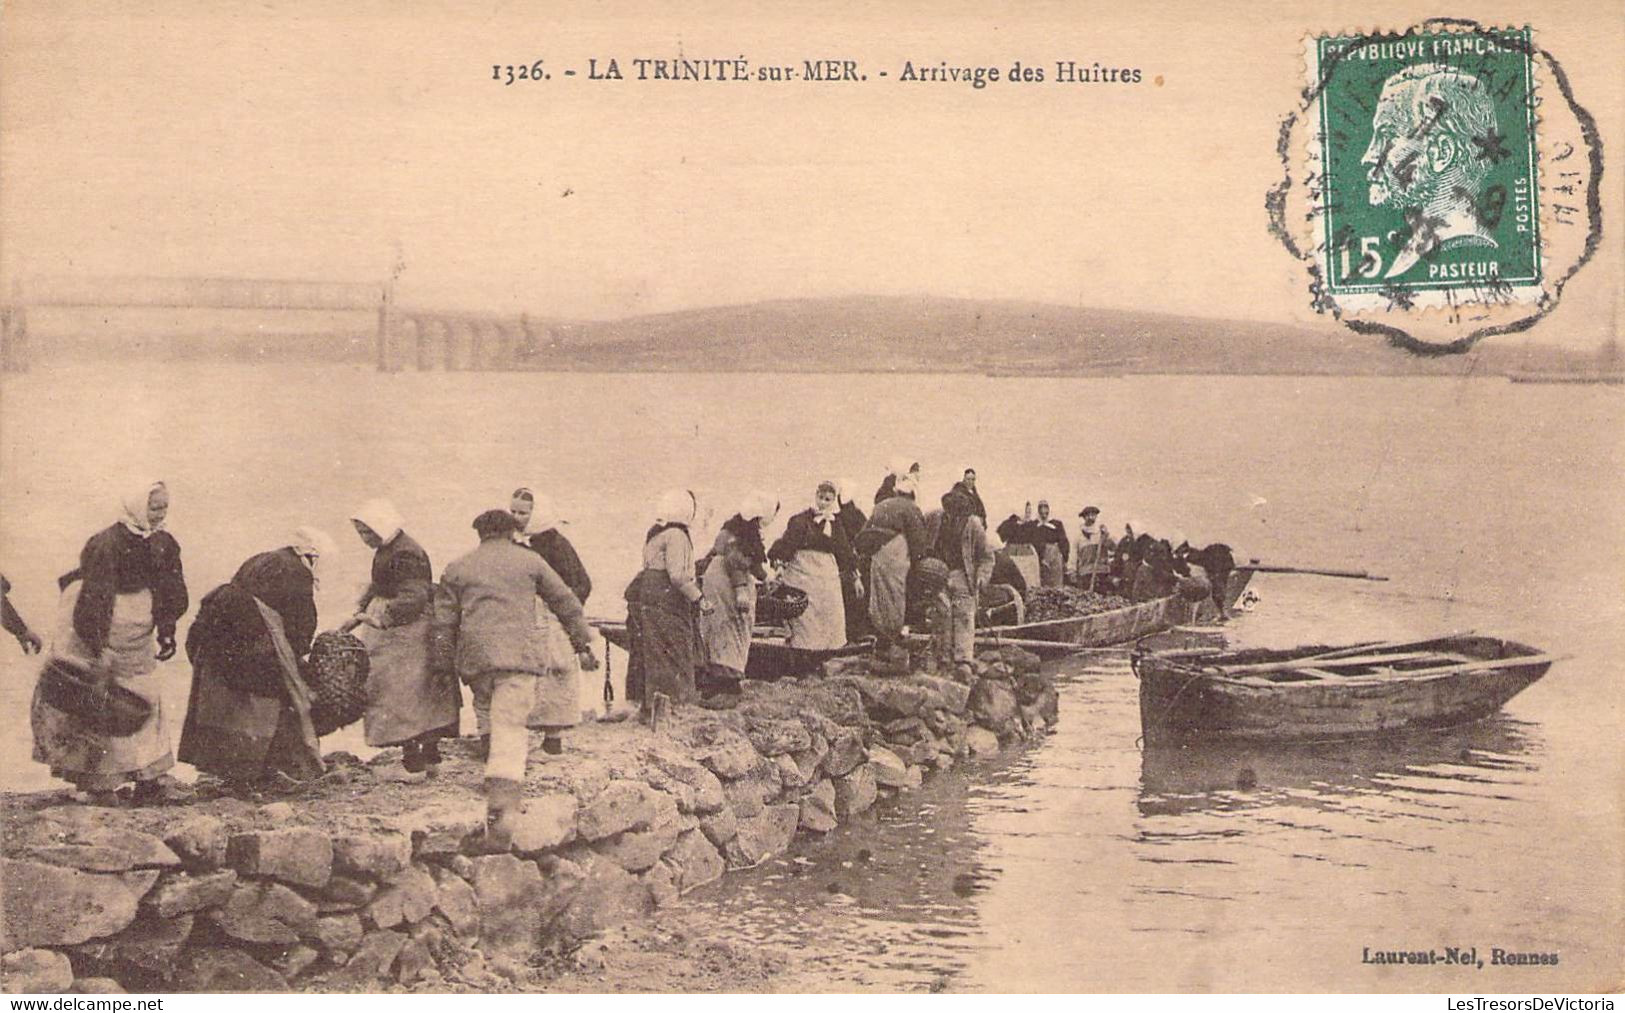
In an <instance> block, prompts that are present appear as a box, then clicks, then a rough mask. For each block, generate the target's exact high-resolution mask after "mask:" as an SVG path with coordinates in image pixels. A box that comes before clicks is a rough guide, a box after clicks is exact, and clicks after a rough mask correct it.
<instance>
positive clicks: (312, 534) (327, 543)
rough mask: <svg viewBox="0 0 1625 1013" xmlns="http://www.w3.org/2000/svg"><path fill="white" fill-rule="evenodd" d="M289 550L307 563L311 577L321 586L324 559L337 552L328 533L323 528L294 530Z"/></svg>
mask: <svg viewBox="0 0 1625 1013" xmlns="http://www.w3.org/2000/svg"><path fill="white" fill-rule="evenodd" d="M288 548H290V549H292V550H293V551H294V553H295V554H297V555H298V556H299V558H300V559H302V560H304V561H305V565H306V566H308V567H310V575H311V577H312V578H314V579H315V581H316V584H317V586H320V585H321V563H322V559H323V558H324V557H326V556H330V555H332V554H333V552H334V551H335V546H334V545H333V539H331V538H329V537H327V532H325V531H323V530H322V529H321V528H312V527H300V528H296V529H294V532H293V538H292V539H291V540H290V541H289V542H288Z"/></svg>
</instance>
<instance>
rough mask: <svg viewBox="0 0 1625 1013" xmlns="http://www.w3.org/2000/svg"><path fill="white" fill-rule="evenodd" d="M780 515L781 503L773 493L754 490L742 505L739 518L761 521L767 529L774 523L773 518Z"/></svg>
mask: <svg viewBox="0 0 1625 1013" xmlns="http://www.w3.org/2000/svg"><path fill="white" fill-rule="evenodd" d="M778 515H779V501H778V500H777V499H775V498H774V497H773V496H772V494H771V493H765V492H762V491H761V490H754V491H752V492H751V494H750V495H748V496H746V497H745V501H744V502H743V503H742V504H740V507H739V518H740V519H741V520H746V521H754V520H760V521H761V522H762V525H763V526H764V527H765V526H766V525H768V524H771V523H773V518H775V517H777V516H778Z"/></svg>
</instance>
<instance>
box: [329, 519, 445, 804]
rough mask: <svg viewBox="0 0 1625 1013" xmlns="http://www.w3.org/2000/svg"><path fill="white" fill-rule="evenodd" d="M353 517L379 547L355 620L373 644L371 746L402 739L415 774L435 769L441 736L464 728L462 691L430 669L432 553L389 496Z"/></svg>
mask: <svg viewBox="0 0 1625 1013" xmlns="http://www.w3.org/2000/svg"><path fill="white" fill-rule="evenodd" d="M350 521H351V523H352V524H354V525H355V530H356V534H357V535H359V536H360V537H361V541H362V542H364V543H365V544H366V545H367V547H368V548H370V549H372V550H373V556H372V581H371V583H369V584H368V585H367V590H366V592H365V593H364V594H363V595H362V596H361V601H360V602H359V603H358V604H357V606H356V614H355V616H354V618H353V619H352V620H351V622H350V624H348V625H349V627H350V628H354V627H356V626H361V627H363V629H361V630H360V631H359V632H358V633H357V636H359V637H360V638H361V641H362V642H363V643H365V644H366V645H367V656H368V662H369V664H368V674H367V713H366V717H365V721H366V731H367V745H369V746H395V745H398V746H400V747H401V763H402V766H404V767H405V768H406V769H407V771H408V772H409V773H418V772H420V771H423V772H428V773H433V772H434V771H435V769H436V768H437V767H438V766H439V764H440V740H441V739H443V738H449V737H452V736H455V735H456V734H457V712H458V710H459V709H460V708H461V706H462V693H461V691H460V690H459V689H458V686H457V682H456V680H454V679H453V680H448V679H444V678H441V677H440V676H439V675H437V674H435V673H433V672H431V671H430V668H429V627H430V620H431V613H432V609H431V604H432V596H433V593H434V570H433V568H432V567H431V566H430V565H429V554H428V553H427V552H425V551H423V546H421V545H419V544H418V543H417V542H416V541H415V540H414V539H413V538H412V536H411V535H408V534H407V533H406V532H405V531H403V530H402V529H401V515H400V514H399V513H398V512H397V511H396V510H395V507H394V505H393V504H391V503H390V502H389V501H388V500H384V499H375V500H370V501H368V502H367V503H365V504H363V505H362V506H361V508H360V509H359V510H357V511H356V512H355V514H354V515H352V516H351V518H350Z"/></svg>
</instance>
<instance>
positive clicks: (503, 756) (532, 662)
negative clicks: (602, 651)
mask: <svg viewBox="0 0 1625 1013" xmlns="http://www.w3.org/2000/svg"><path fill="white" fill-rule="evenodd" d="M474 530H475V531H476V532H478V533H479V536H480V544H479V547H478V548H476V549H474V551H472V552H470V553H468V554H467V555H465V556H462V557H461V558H459V559H457V560H455V561H453V562H452V564H451V565H450V566H448V567H446V572H445V574H444V575H443V576H442V577H441V579H440V586H439V587H438V589H437V590H436V591H435V604H434V625H433V636H432V640H431V643H432V645H433V655H432V666H433V669H434V671H436V672H439V673H449V672H455V673H456V674H457V676H458V677H459V678H460V679H462V681H463V682H465V683H468V684H469V685H474V684H475V683H476V682H478V681H480V680H484V681H486V682H488V683H489V685H490V700H491V705H490V706H491V718H490V722H491V724H490V728H491V748H490V754H489V756H488V757H487V759H486V761H485V822H486V838H487V842H488V843H489V844H490V846H491V848H492V850H499V851H505V850H507V841H508V840H509V837H510V834H511V827H510V826H509V823H508V821H507V819H506V818H505V817H506V816H507V814H508V813H510V812H512V811H514V810H516V809H517V808H518V807H519V804H520V801H521V799H520V785H521V783H522V782H523V781H524V778H525V764H526V760H527V759H528V757H529V753H530V736H529V732H528V731H527V729H526V723H527V719H528V718H529V717H530V716H531V712H532V709H533V708H534V707H535V706H536V704H537V702H538V694H537V686H536V683H537V681H538V680H555V681H560V682H562V683H563V685H562V686H561V689H562V690H563V691H562V692H560V693H558V694H557V696H558V698H559V699H558V706H557V708H556V710H557V713H555V714H552V715H550V716H549V717H548V720H547V725H546V727H545V728H544V731H545V732H546V737H545V738H544V740H543V743H542V748H543V749H544V750H545V751H546V752H549V753H557V752H560V751H561V750H562V748H563V747H562V744H561V743H560V739H559V734H560V732H562V731H563V730H564V729H565V728H567V727H569V726H571V725H573V724H575V722H576V718H577V717H578V716H579V712H578V697H577V693H578V690H577V688H576V686H575V684H574V681H573V680H559V678H558V676H559V673H560V671H561V669H563V668H564V667H565V666H564V665H563V664H561V662H562V661H564V659H561V658H557V657H555V656H554V648H553V645H552V644H551V643H550V642H549V641H548V639H547V638H546V637H545V636H543V633H542V630H541V628H540V627H539V626H538V625H537V622H536V619H537V616H536V599H537V598H538V597H540V598H541V599H542V601H543V602H544V603H545V604H546V606H547V608H548V610H549V611H550V612H552V613H553V615H554V616H555V617H556V618H557V620H558V622H559V623H560V624H561V625H562V626H563V627H564V630H565V633H566V634H567V635H568V637H569V641H570V645H571V647H572V648H573V649H574V651H575V652H576V660H577V661H578V663H579V664H580V666H581V668H583V669H585V670H586V671H589V672H590V671H594V670H596V669H597V668H598V659H597V658H596V657H594V655H593V652H592V629H591V627H589V626H588V625H587V621H586V619H585V617H584V616H583V615H582V612H581V603H580V602H579V601H577V600H576V596H575V595H574V594H572V593H571V591H570V588H569V586H568V585H566V584H565V583H564V581H563V580H561V579H560V578H559V575H558V574H557V573H554V572H553V568H552V567H551V566H548V565H547V563H546V561H544V560H543V559H542V557H541V556H540V555H539V554H538V553H535V552H532V551H530V549H528V548H526V547H524V546H521V545H519V544H518V543H517V542H515V541H514V537H513V536H514V534H515V533H516V532H517V531H518V530H519V521H518V520H517V519H516V518H515V517H514V515H513V514H512V513H509V512H508V511H507V510H487V511H485V512H484V513H482V514H480V515H479V516H478V517H476V518H475V519H474Z"/></svg>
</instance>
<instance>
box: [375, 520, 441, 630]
mask: <svg viewBox="0 0 1625 1013" xmlns="http://www.w3.org/2000/svg"><path fill="white" fill-rule="evenodd" d="M433 593H434V568H433V567H431V566H430V565H429V554H428V553H427V552H424V551H423V546H421V545H419V544H418V543H417V542H416V541H414V540H413V538H412V536H411V535H409V534H407V533H406V532H404V531H402V532H400V533H399V534H397V535H396V536H395V537H394V538H391V539H390V540H389V541H388V542H386V543H384V544H383V545H382V546H380V547H379V548H378V551H376V552H374V553H373V555H372V583H371V584H369V585H368V586H367V593H366V594H364V595H362V596H361V605H360V608H361V609H365V608H366V607H367V605H368V604H369V603H370V602H371V601H372V600H373V599H374V598H384V599H386V600H388V602H389V606H388V607H387V608H386V609H385V610H384V616H383V624H384V625H385V626H405V625H409V624H411V623H414V622H416V621H417V620H418V618H419V617H421V616H422V615H423V614H424V613H425V612H426V611H428V609H429V603H430V596H431V595H432V594H433Z"/></svg>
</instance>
